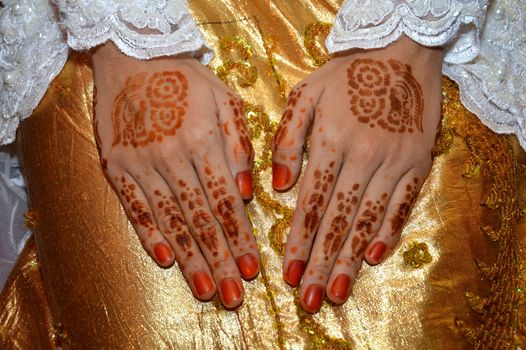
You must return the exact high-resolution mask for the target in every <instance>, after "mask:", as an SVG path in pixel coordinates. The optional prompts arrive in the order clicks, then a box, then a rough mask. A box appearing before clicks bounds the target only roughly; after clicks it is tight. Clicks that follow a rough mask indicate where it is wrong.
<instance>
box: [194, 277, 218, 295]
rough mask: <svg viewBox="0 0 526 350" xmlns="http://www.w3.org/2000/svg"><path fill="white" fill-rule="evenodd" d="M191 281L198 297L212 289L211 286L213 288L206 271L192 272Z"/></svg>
mask: <svg viewBox="0 0 526 350" xmlns="http://www.w3.org/2000/svg"><path fill="white" fill-rule="evenodd" d="M192 281H193V282H194V286H195V289H196V290H197V294H199V296H200V297H203V296H205V295H207V294H208V293H209V292H210V291H211V290H212V288H214V285H213V284H212V279H211V278H210V276H208V273H206V272H204V271H199V272H196V273H194V276H193V277H192Z"/></svg>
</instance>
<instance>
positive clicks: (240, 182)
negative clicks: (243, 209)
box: [236, 171, 253, 199]
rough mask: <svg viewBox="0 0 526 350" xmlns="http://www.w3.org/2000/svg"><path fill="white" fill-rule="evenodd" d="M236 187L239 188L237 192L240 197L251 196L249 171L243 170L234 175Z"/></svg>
mask: <svg viewBox="0 0 526 350" xmlns="http://www.w3.org/2000/svg"><path fill="white" fill-rule="evenodd" d="M236 182H237V187H238V188H239V193H241V198H243V199H250V198H252V194H253V189H252V176H251V174H250V171H243V172H242V173H239V174H237V176H236Z"/></svg>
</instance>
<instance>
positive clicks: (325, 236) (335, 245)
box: [300, 163, 372, 312]
mask: <svg viewBox="0 0 526 350" xmlns="http://www.w3.org/2000/svg"><path fill="white" fill-rule="evenodd" d="M351 164H352V163H347V164H346V165H345V166H344V169H343V170H342V172H341V173H340V175H339V177H338V182H337V184H336V188H335V190H334V192H333V194H332V197H331V199H330V202H329V206H328V208H327V212H326V213H325V216H324V217H323V220H322V222H321V224H320V228H319V230H318V234H317V235H316V240H315V242H314V244H313V247H312V251H311V255H310V258H309V263H308V265H307V268H306V273H305V276H304V279H303V282H302V284H301V292H300V302H301V305H302V307H303V308H304V309H305V310H306V311H309V312H317V311H318V310H319V309H320V307H321V304H322V301H323V296H324V295H325V289H326V285H327V281H328V279H329V276H330V272H331V270H332V267H333V265H334V261H335V260H336V256H337V255H338V253H339V252H340V248H341V246H342V244H343V242H344V241H345V240H346V238H347V236H348V234H349V231H350V230H351V226H352V222H353V219H354V217H355V215H356V212H357V209H358V206H359V204H360V201H361V199H362V196H363V193H364V188H365V186H366V185H367V181H368V179H369V178H370V174H369V173H365V172H361V171H356V170H357V169H356V167H353V166H351ZM364 169H372V168H370V167H365V168H364ZM371 172H372V171H371Z"/></svg>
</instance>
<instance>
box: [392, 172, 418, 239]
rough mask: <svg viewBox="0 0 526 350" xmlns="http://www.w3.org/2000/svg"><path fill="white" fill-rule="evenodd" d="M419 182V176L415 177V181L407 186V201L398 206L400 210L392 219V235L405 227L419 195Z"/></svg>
mask: <svg viewBox="0 0 526 350" xmlns="http://www.w3.org/2000/svg"><path fill="white" fill-rule="evenodd" d="M418 183H419V180H418V177H415V178H413V183H412V184H408V185H407V186H406V195H405V201H404V202H403V203H401V204H400V205H399V206H398V211H397V212H396V214H395V215H394V216H393V217H392V218H391V219H390V222H391V229H392V232H391V236H395V235H396V234H398V233H399V232H400V231H401V230H402V228H403V227H404V224H405V222H406V220H407V217H408V216H409V213H410V212H411V208H412V207H413V204H414V203H415V201H416V198H417V197H418Z"/></svg>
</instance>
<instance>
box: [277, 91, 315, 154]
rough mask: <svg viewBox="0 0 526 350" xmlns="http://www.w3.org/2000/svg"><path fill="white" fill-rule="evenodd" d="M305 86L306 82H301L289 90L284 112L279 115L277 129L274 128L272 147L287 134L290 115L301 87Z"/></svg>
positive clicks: (299, 95) (290, 119)
mask: <svg viewBox="0 0 526 350" xmlns="http://www.w3.org/2000/svg"><path fill="white" fill-rule="evenodd" d="M306 86H307V83H303V84H301V85H300V86H298V87H296V88H294V89H293V90H292V91H291V92H290V94H289V98H288V99H287V107H286V109H285V112H283V116H282V117H281V121H280V123H279V125H278V129H277V130H276V134H275V135H274V149H276V148H277V147H278V146H279V145H280V144H281V142H283V139H284V138H285V137H286V136H287V133H288V130H289V123H290V122H291V121H292V117H293V116H294V112H293V110H294V108H295V107H296V105H297V104H298V100H299V98H300V97H301V95H302V94H303V89H304V88H305V87H306Z"/></svg>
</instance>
